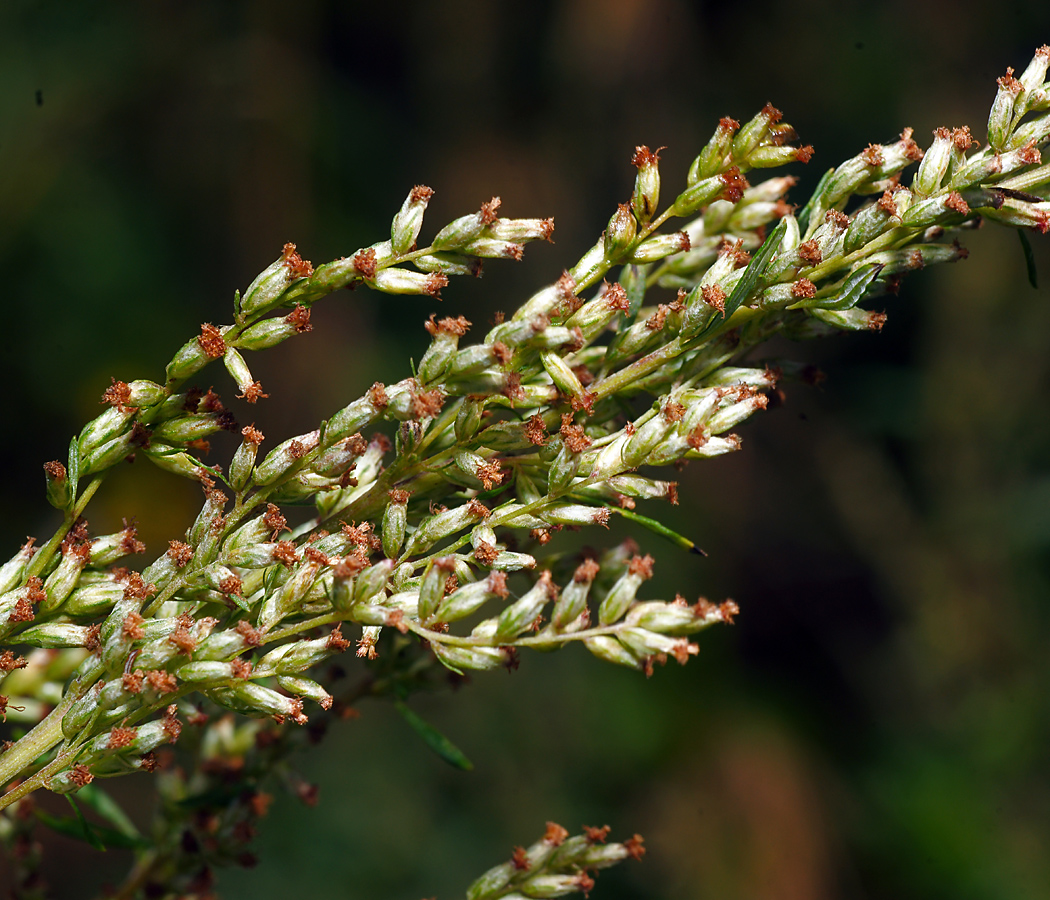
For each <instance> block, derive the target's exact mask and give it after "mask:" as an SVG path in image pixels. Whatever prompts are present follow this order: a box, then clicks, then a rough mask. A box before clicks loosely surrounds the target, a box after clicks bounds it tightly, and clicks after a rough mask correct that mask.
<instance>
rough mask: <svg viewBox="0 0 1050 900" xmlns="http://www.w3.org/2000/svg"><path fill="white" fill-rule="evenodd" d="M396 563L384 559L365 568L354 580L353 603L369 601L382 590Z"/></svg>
mask: <svg viewBox="0 0 1050 900" xmlns="http://www.w3.org/2000/svg"><path fill="white" fill-rule="evenodd" d="M395 565H396V563H395V562H394V560H392V559H384V560H381V561H380V562H377V563H376V564H375V565H373V566H369V568H367V569H365V570H364V571H363V572H362V573H361V574H360V575H358V576H357V578H356V580H355V581H354V603H355V604H365V603H370V602H372V601H373V599H374V598H375V597H376V596H377V595H379V594H380V592H382V591H383V589H384V588H385V587H386V584H387V581H389V579H390V575H391V573H392V572H393V571H394V566H395Z"/></svg>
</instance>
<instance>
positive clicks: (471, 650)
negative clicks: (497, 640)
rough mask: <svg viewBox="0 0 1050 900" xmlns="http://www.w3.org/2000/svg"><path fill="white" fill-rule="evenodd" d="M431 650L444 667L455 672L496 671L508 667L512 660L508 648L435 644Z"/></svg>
mask: <svg viewBox="0 0 1050 900" xmlns="http://www.w3.org/2000/svg"><path fill="white" fill-rule="evenodd" d="M430 649H431V650H433V651H434V655H435V656H436V657H437V658H438V661H439V662H440V663H441V664H442V665H444V666H447V667H448V668H450V669H452V670H453V671H454V672H458V671H461V670H462V669H475V670H478V671H483V670H485V669H495V668H497V667H499V666H506V665H508V664H509V663H510V661H511V659H512V656H511V651H510V650H509V649H508V648H507V647H453V646H451V645H450V644H442V643H438V642H435V643H432V644H431V645H430Z"/></svg>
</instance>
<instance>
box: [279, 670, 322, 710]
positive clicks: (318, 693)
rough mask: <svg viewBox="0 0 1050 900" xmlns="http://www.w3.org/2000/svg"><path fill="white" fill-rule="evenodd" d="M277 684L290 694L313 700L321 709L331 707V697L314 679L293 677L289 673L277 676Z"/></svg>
mask: <svg viewBox="0 0 1050 900" xmlns="http://www.w3.org/2000/svg"><path fill="white" fill-rule="evenodd" d="M277 686H278V687H279V688H281V689H282V690H285V691H288V692H289V693H290V694H296V695H297V696H299V697H305V698H306V699H307V700H313V701H314V703H316V704H317V705H318V706H320V707H321V709H331V707H332V702H333V699H334V698H333V697H332V695H331V694H329V693H328V691H326V690H325V689H324V688H323V687H321V685H319V684H318V683H317V682H316V681H311V680H310V679H309V678H295V677H292V676H289V675H279V676H277Z"/></svg>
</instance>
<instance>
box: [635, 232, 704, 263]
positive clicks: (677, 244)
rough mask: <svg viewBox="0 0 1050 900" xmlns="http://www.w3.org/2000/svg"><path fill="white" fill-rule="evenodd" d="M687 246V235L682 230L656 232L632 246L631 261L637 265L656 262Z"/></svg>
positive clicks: (681, 250) (680, 251) (686, 248)
mask: <svg viewBox="0 0 1050 900" xmlns="http://www.w3.org/2000/svg"><path fill="white" fill-rule="evenodd" d="M689 246H690V242H689V235H688V234H686V233H685V232H684V231H676V232H675V233H674V234H658V235H656V236H655V237H651V238H649V239H648V240H645V241H643V242H642V243H641V244H639V245H638V246H637V247H635V248H634V252H633V253H632V254H631V262H632V263H635V264H638V265H644V264H645V263H652V262H657V261H658V260H661V259H664V258H665V257H668V256H672V255H673V254H675V253H682V252H684V251H686V250H688V249H689Z"/></svg>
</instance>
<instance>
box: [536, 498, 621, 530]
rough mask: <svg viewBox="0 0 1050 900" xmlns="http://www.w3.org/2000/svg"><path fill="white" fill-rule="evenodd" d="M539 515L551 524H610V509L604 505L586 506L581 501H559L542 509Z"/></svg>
mask: <svg viewBox="0 0 1050 900" xmlns="http://www.w3.org/2000/svg"><path fill="white" fill-rule="evenodd" d="M538 515H540V516H542V518H543V520H544V521H545V522H548V523H549V524H551V525H581V526H582V525H601V526H603V527H604V526H607V525H608V524H609V510H608V509H606V508H605V507H604V506H598V507H595V506H584V505H583V504H580V503H557V504H554V505H552V506H550V507H548V508H546V509H543V510H541V511H540V512H539V513H538Z"/></svg>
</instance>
